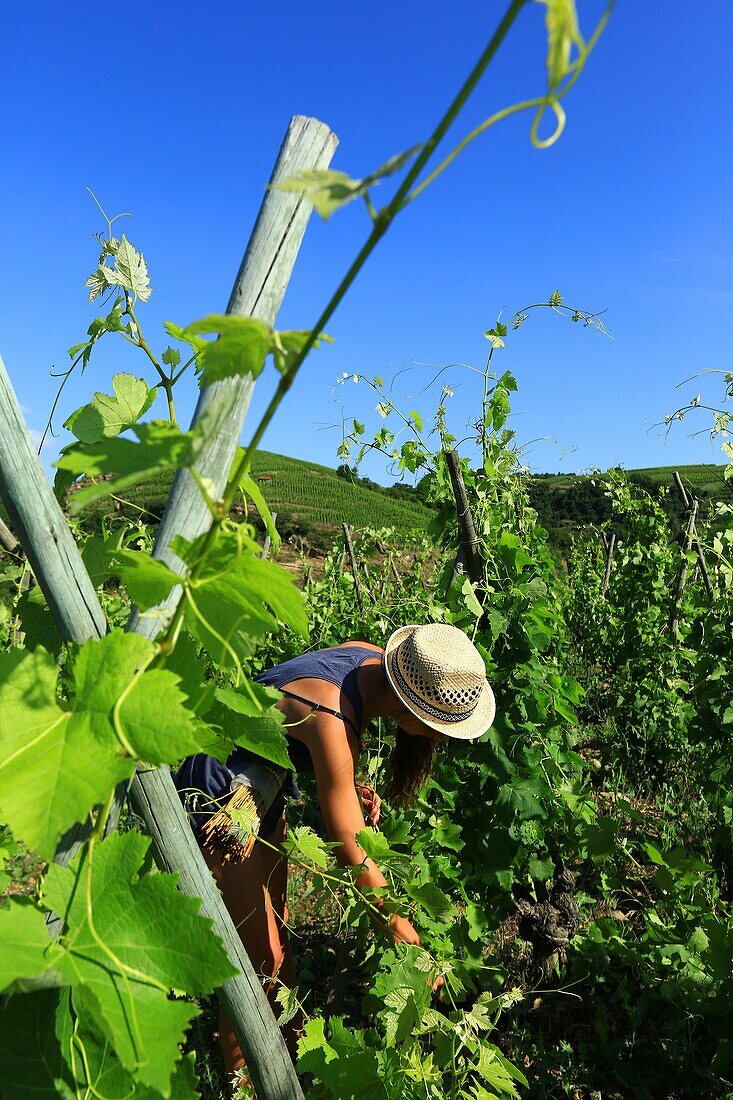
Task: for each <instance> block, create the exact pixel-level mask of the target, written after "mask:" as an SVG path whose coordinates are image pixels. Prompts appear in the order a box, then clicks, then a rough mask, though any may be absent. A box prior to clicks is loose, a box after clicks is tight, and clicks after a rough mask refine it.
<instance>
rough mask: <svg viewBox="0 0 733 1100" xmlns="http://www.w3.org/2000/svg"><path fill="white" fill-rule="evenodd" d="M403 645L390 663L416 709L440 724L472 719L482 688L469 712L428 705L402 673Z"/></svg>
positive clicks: (398, 647) (477, 691)
mask: <svg viewBox="0 0 733 1100" xmlns="http://www.w3.org/2000/svg"><path fill="white" fill-rule="evenodd" d="M403 644H404V643H402V644H401V645H399V646H397V648H396V649H395V650H394V651H393V652H392V653H390V654H389V662H390V669H391V672H392V675H393V676H394V678H395V681H396V682H397V684H398V685H399V688H400V690H401V691H403V692H404V694H405V695H406V696H407V698H408V699H409V700H410V701H411V702H412V703H414V705H415V706H416V707H418V708H419V709H420V710H423V711H425V713H426V714H429V715H430V716H431V718H435V719H436V720H437V721H439V722H465V721H466V719H467V718H470V717H471V715H472V714H473V712H474V711H475V709H476V706H477V704H478V700H479V697H480V695H481V689H480V687H478V688H477V690H476V699H475V702H474V703H473V705H472V706H470V707H468V709H467V710H463V711H448V710H443V709H442V708H439V707H436V706H434V705H433V704H431V703H428V702H427V701H426V700H425V699H424V698H423V697H422V696H421V695H418V693H417V692H416V691H415V690H414V689H413V687H412V686H411V684H410V683H409V682H408V681H407V680H406V679H405V677H404V675H403V673H402V669H401V668H400V664H399V655H400V650H401V649H402V645H403Z"/></svg>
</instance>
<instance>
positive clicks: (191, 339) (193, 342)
mask: <svg viewBox="0 0 733 1100" xmlns="http://www.w3.org/2000/svg"><path fill="white" fill-rule="evenodd" d="M163 328H164V329H165V331H166V332H167V333H168V335H169V336H172V337H173V339H174V340H180V341H181V343H182V344H188V346H189V347H190V349H191V351H192V352H193V353H194V355H196V356H198V354H199V352H200V351H203V350H204V348H206V347H208V344H209V341H208V340H204V338H203V337H202V336H193V335H192V334H191V333H190V332H188V331H187V329H185V328H182V327H181V325H177V324H176V323H175V321H164V322H163Z"/></svg>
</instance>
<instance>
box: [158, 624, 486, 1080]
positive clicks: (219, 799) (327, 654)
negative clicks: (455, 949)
mask: <svg viewBox="0 0 733 1100" xmlns="http://www.w3.org/2000/svg"><path fill="white" fill-rule="evenodd" d="M258 680H259V682H260V683H262V684H265V685H268V686H271V687H276V688H279V689H280V691H281V692H282V699H281V700H280V702H279V703H278V707H279V709H280V710H281V711H282V712H283V714H284V715H285V722H286V726H287V727H288V750H289V753H290V758H291V760H292V761H293V764H294V765H295V768H296V770H297V771H299V772H301V771H303V772H310V773H312V774H313V775H314V777H315V784H316V791H317V794H318V802H319V805H320V809H321V814H322V817H323V820H324V822H325V825H326V829H327V832H328V835H329V838H330V839H331V840H332V841H333V842H334V843H335V844H337V845H338V847H337V848H336V849H335V850H334V854H335V856H336V859H337V861H338V862H339V864H341V865H342V866H351V867H361V868H362V870H361V873H360V874H359V876H358V878H357V880H356V882H357V885H358V886H361V887H379V886H385V885H386V879H385V877H384V875H383V874H382V872H381V871H380V870H379V868H378V867H377V866H376V864H375V863H374V862H373V861H372V860H371V859H369V858H368V857H367V856H366V854H365V852H364V851H363V850H362V848H360V846H359V845H358V843H357V841H356V834H357V833H358V832H360V831H361V829H363V827H364V813H363V808H362V805H361V804H360V801H359V795H358V794H357V787H356V782H355V775H356V771H357V761H358V758H359V751H360V748H361V735H362V730H364V729H365V728H366V727H367V726H368V725H369V723H370V722H371V721H372V719H374V718H393V719H394V720H395V722H396V725H397V732H396V737H395V745H394V749H393V751H392V755H391V758H390V768H389V788H388V796H389V798H390V799H391V800H392V801H393V802H395V803H396V804H398V805H407V804H409V803H410V802H411V801H412V799H413V798H414V795H415V792H416V790H417V789H418V788H419V787H420V786H421V785H422V784H423V783H424V782H425V780H426V779H427V777H428V775H429V773H430V764H431V761H432V756H433V749H434V746H435V741H436V740H437V739H438V738H441V737H456V738H462V739H471V738H474V737H480V736H481V734H482V733H484V732H485V731H486V730H487V729H488V728H489V726H490V725H491V723H492V721H493V718H494V709H495V708H494V696H493V693H492V691H491V688H490V686H489V684H488V682H487V680H486V671H485V667H484V662H483V659H482V657H481V655H480V654H479V652H478V651H477V650H476V648H475V647H474V646H473V645H472V643H471V642H470V641H469V639H468V638H467V637H466V635H465V634H464V633H463V631H461V630H458V629H457V628H456V627H453V626H447V625H444V624H429V625H427V626H405V627H402V628H400V629H399V630H396V631H395V633H394V634H392V636H391V637H390V639H389V641H388V642H387V645H386V647H385V649H384V650H382V649H380V648H379V647H378V646H374V645H370V644H368V643H367V642H346V643H344V644H343V645H340V646H335V647H333V648H331V649H322V650H319V651H317V652H313V653H304V654H302V655H301V656H299V657H295V658H294V659H293V660H290V661H285V662H284V663H283V664H281V665H277V666H276V667H275V668H273V669H270V670H269V671H268V672H265V673H263V674H262V675H261V676H260V677H258ZM263 767H264V768H265V769H271V768H272V765H268V761H266V760H263V759H262V758H260V757H257V756H255V755H254V754H253V753H251V752H248V751H247V750H245V749H238V750H237V751H236V752H234V753H233V754H232V756H230V757H229V759H228V760H227V763H226V766H225V765H223V764H221V763H219V762H218V761H216V760H214V759H213V758H212V757H209V756H204V755H201V754H200V755H198V756H194V757H190V758H189V759H188V760H186V761H185V762H184V764H183V766H182V767H181V769H180V771H179V772H178V774H177V776H176V777H175V781H176V786H177V787H178V789H179V792H180V794H181V798H182V799H184V802H185V803H186V806H187V809H188V810H189V814H190V820H191V822H192V825H193V827H194V830H195V831H196V832H197V835H199V836H201V830H202V828H203V829H204V832H205V823H206V820H207V818H210V817H211V815H212V813H214V812H216V811H217V810H218V809H219V808H220V807H221V806H223V805H224V804H225V803H226V801H227V799H229V798H230V797H231V793H232V783H233V781H235V785H236V782H241V781H242V778H243V777H246V776H247V773H248V770H249V771H250V773H251V774H252V779H253V781H254V779H255V774H254V773H253V772H252V769H253V768H254V769H258V768H259V769H262V768H263ZM275 774H276V775H277V772H276V773H275ZM270 776H272V773H270ZM276 782H277V790H276V793H275V797H274V800H273V801H272V804H271V806H270V809H269V810H268V811H267V812H266V813H265V814H264V815H263V817H262V820H261V823H260V830H259V833H260V836H261V837H262V838H263V839H264V840H267V841H268V843H269V844H270V845H273V846H274V847H275V848H276V849H277V850H276V851H273V850H272V848H270V847H267V846H266V845H264V844H262V845H260V844H257V845H255V847H254V848H253V850H252V851H251V854H250V855H248V856H246V857H240V858H234V859H231V858H230V853H226V852H224V851H223V850H221V851H213V852H209V853H206V849H205V854H207V860H208V862H209V865H210V867H211V868H212V872H213V874H214V877H215V879H216V881H217V883H218V886H219V889H220V890H221V893H222V896H223V898H224V902H225V904H226V906H227V909H228V910H229V912H230V914H231V917H232V920H233V921H234V923H235V925H236V926H237V929H238V931H239V934H240V936H241V937H242V941H243V943H244V945H245V948H246V950H247V954H248V955H249V957H250V959H251V960H252V964H253V966H254V968H255V970H256V971H257V973H258V974H259V975H260V976H261V977H262V978H263V979H264V980H268V979H269V980H272V979H273V978H274V977H275V976H276V975H279V976H280V978H281V979H282V981H284V982H285V984H286V985H288V986H291V987H292V986H293V985H295V975H294V972H293V966H292V960H291V957H290V954H289V948H288V943H287V936H286V934H285V925H286V923H287V911H286V888H287V861H286V857H285V854H284V852H283V851H282V849H280V848H279V847H278V846H279V844H280V843H281V842H282V840H283V839H284V837H285V817H284V809H285V802H286V796H287V794H288V791H289V789H291V785H292V777H290V776H289V775H285V776H281V775H277V779H276ZM253 785H256V784H255V783H254V782H253ZM191 791H195V792H197V799H198V800H197V801H196V802H195V803H194V804H192V802H193V800H192V799H191V798H190V792H191ZM202 793H203V795H204V803H203V805H202V802H201V794H202ZM271 793H272V792H271ZM362 798H363V802H364V806H365V807H366V809H367V811H368V814H369V819H370V823H371V824H373V825H376V824H377V823H378V821H379V798H378V797H377V796H376V795H375V794H374V793H373V792H372V791H370V790H369V789H367V790H366V792H362ZM384 929H385V931H386V932H387V933H388V934H389V935H390V936H391V938H392V939H393V940H394V941H395V942H396V943H414V944H419V942H420V938H419V936H418V934H417V932H416V931H415V929H414V928H413V926H412V925H411V923H410V922H409V921H408V920H406V919H405V918H404V917H401V916H399V914H392V915H391V916H390V917H389V920H388V921H387V920H385V922H384ZM272 984H274V983H272ZM220 1032H221V1041H222V1047H223V1050H224V1060H225V1063H226V1067H227V1070H228V1071H229V1072H230V1073H231V1072H233V1071H235V1070H237V1069H240V1068H241V1067H242V1065H243V1058H242V1054H241V1052H240V1050H239V1048H238V1046H237V1043H236V1040H235V1038H234V1035H233V1033H232V1031H231V1028H230V1027H229V1025H228V1022H227V1020H226V1017H224V1016H223V1015H222V1016H221V1017H220Z"/></svg>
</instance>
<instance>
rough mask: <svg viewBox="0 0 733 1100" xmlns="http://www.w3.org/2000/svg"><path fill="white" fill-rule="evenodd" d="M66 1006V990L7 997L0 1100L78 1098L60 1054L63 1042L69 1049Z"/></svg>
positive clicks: (2, 1015) (0, 1033) (1, 1029)
mask: <svg viewBox="0 0 733 1100" xmlns="http://www.w3.org/2000/svg"><path fill="white" fill-rule="evenodd" d="M46 943H48V933H46ZM68 1005H69V993H68V990H63V991H62V992H61V993H59V992H58V990H43V991H42V992H39V993H24V994H23V995H22V996H17V997H11V998H10V999H9V1001H8V1002H7V1004H6V1005H5V1006H4V1008H3V1009H2V1011H1V1012H0V1081H2V1096H3V1100H28V1097H29V1096H32V1097H33V1098H34V1100H58V1097H59V1096H75V1095H77V1093H76V1089H75V1088H74V1084H75V1082H74V1079H73V1075H72V1073H71V1071H70V1070H69V1068H68V1066H67V1065H66V1063H65V1061H64V1057H63V1054H62V1040H63V1045H64V1046H65V1047H66V1048H67V1049H68V1043H69V1039H70V1037H71V1029H72V1024H73V1021H72V1018H71V1015H70V1013H69V1008H68ZM113 1095H114V1094H113Z"/></svg>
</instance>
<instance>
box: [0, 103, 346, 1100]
mask: <svg viewBox="0 0 733 1100" xmlns="http://www.w3.org/2000/svg"><path fill="white" fill-rule="evenodd" d="M336 144H337V139H336V137H335V135H333V134H332V133H331V131H330V130H329V129H328V127H326V126H325V125H324V124H323V123H321V122H318V121H317V120H315V119H307V118H303V117H301V116H296V118H294V119H293V120H292V122H291V125H290V128H289V130H288V133H287V135H286V138H285V141H284V142H283V146H282V148H281V150H280V155H279V157H278V161H277V163H276V166H275V169H274V171H273V175H272V177H271V181H270V182H271V183H274V182H278V181H279V180H282V179H286V178H287V177H288V176H291V175H294V174H296V173H297V172H299V171H301V170H304V169H313V168H323V167H327V166H328V164H329V163H330V160H331V157H332V156H333V152H334V150H335V147H336ZM310 212H311V206H310V203H309V202H307V201H306V200H304V199H303V197H302V196H300V195H294V194H290V193H286V192H279V191H272V190H268V192H267V194H266V196H265V199H264V200H263V203H262V206H261V208H260V213H259V215H258V219H257V223H256V225H255V229H254V231H253V234H252V238H251V239H250V242H249V245H248V247H247V250H246V252H245V256H244V260H243V261H242V265H241V267H240V271H239V274H238V276H237V279H236V281H235V285H234V289H233V290H232V294H231V297H230V301H229V306H228V307H227V311H228V312H231V313H238V314H247V315H250V316H256V317H259V318H260V319H262V320H267V321H269V322H270V323H272V321H274V317H275V314H276V312H277V309H278V307H279V305H280V302H281V301H282V297H283V294H284V292H285V287H286V286H287V283H288V280H289V278H290V273H291V271H292V267H293V264H294V262H295V258H296V256H297V253H298V249H299V247H300V242H301V240H302V237H303V233H304V231H305V226H306V224H307V221H308V218H309V216H310ZM0 367H2V361H1V360H0ZM252 385H253V384H252V380H251V379H249V378H245V379H241V378H233V379H225V380H224V381H223V382H219V383H215V384H214V385H213V386H209V387H208V388H207V389H206V390H204V391H202V394H201V397H200V399H199V403H198V405H197V409H196V414H195V416H194V423H197V422H198V421H199V420H200V419H201V417H202V416H203V415H204V414H205V413H208V414H209V416H212V417H214V418H216V420H217V422H218V423H219V424H220V425H221V427H220V430H219V431H218V432H217V434H216V437H215V438H214V439H213V441H212V443H211V445H210V446H209V448H208V450H207V452H206V453H205V454H204V455H202V457H201V459H200V460H199V462H198V463H197V469H198V471H199V472H200V474H201V475H202V476H204V477H208V478H210V479H211V480H212V481H214V483H215V485H216V486H217V491H221V488H223V485H224V484H225V482H226V479H227V476H228V473H229V469H230V467H231V463H232V460H233V457H234V453H235V450H236V446H237V443H238V440H239V435H240V433H241V429H242V425H243V423H244V418H245V415H246V412H247V409H248V407H249V401H250V398H251V393H252ZM10 395H12V400H10ZM6 398H7V400H6ZM0 437H2V442H3V443H4V444H5V445H4V446H0V483H1V484H0V490H1V491H2V493H3V497H4V499H5V503H6V507H7V508H8V512H9V514H10V517H11V521H12V522H13V523H14V525H15V527H16V529H17V530H18V531H19V533H20V540H21V542H22V544H23V545H24V547H25V549H26V551H27V552H28V551H29V552H30V553H29V559H30V561H31V564H32V566H33V569H34V572H35V573H36V576H38V577H39V582H40V583H41V587H42V589H43V591H44V594H45V595H46V599H47V600H48V603H49V606H50V607H51V610H52V612H53V613H54V617H55V618H56V621H57V623H58V626H59V630H60V632H61V634H62V636H63V637H64V638H66V639H69V640H71V639H74V640H77V641H86V640H87V639H88V638H90V637H95V636H96V637H101V635H102V634H103V633H104V632H105V630H106V624H105V621H104V616H103V614H102V610H101V607H100V605H99V601H98V599H97V595H96V592H95V591H94V587H93V586H92V584H91V581H90V580H89V577H88V574H87V573H86V570H85V569H84V566H83V564H82V562H81V556H80V555H79V552H78V548H77V547H76V544H75V542H74V539H73V536H72V535H71V532H70V531H69V528H68V525H67V524H66V521H65V519H64V517H63V514H62V513H61V509H60V508H59V506H58V503H57V502H56V500H55V497H54V496H53V493H52V491H51V489H50V486H49V485H48V482H47V479H46V477H45V475H44V474H43V470H42V468H41V467H40V463H39V462H38V459H37V456H36V454H35V452H34V450H33V447H32V444H31V443H30V438H29V436H28V433H27V430H26V429H25V425H24V422H23V420H22V417H21V415H20V410H19V408H18V405H17V400H16V399H15V395H14V394H13V391H12V387H11V386H10V383H9V380H8V379H7V374H6V373H5V370H4V367H2V370H1V371H0ZM29 478H30V480H29ZM36 489H37V490H38V491H34V490H36ZM28 503H29V504H30V505H31V507H30V508H27V507H26V504H28ZM37 505H39V506H40V508H41V511H40V513H39V512H38V509H37V507H36V506H37ZM209 522H210V516H209V513H208V510H207V509H206V507H205V505H203V501H202V498H201V494H200V492H199V490H198V488H197V486H196V485H195V483H194V481H193V479H192V478H191V476H190V474H189V473H188V471H187V470H181V471H179V472H178V475H177V477H176V479H175V482H174V486H173V489H172V492H171V496H170V498H169V501H168V505H167V507H166V512H165V515H164V517H163V522H162V524H161V529H160V530H159V532H158V538H157V540H156V550H155V554H156V557H159V558H161V559H163V560H168V562H169V564H170V565H171V566H172V567H173V568H177V569H179V570H180V568H181V566H180V563H179V562H178V561H177V559H175V558H174V557H173V556H172V555H170V552H169V551H168V544H169V542H170V539H171V538H172V537H173V535H174V534H182V535H183V536H184V537H186V538H194V537H195V536H196V535H198V534H200V533H201V531H203V530H205V528H206V526H207V524H208V523H209ZM49 532H50V534H51V538H49V537H48V536H49ZM41 577H42V578H43V580H42V581H41ZM178 598H180V593H178V594H175V595H174V596H173V598H172V599H170V600H169V601H168V606H169V607H171V608H172V607H174V606H175V604H176V602H177V599H178ZM162 618H163V617H162V616H160V617H159V616H155V615H153V616H149V615H146V616H145V617H144V618H141V617H138V616H135V618H134V619H132V620H131V622H130V629H136V630H137V631H138V632H139V633H141V634H144V635H145V636H147V637H149V638H152V637H155V635H156V634H157V633H158V631H159V629H160V626H161V622H162ZM132 791H133V797H134V799H135V802H136V804H137V809H138V811H139V812H140V813H141V815H142V817H143V819H144V820H145V822H146V825H147V827H148V829H149V831H150V833H151V835H153V836H156V835H157V837H158V840H157V844H158V847H159V849H160V851H161V854H162V856H163V859H164V861H165V863H166V865H168V866H170V867H172V868H175V869H176V870H177V871H178V872H179V874H180V876H181V877H180V882H181V885H182V886H183V884H184V883H185V882H189V881H191V876H192V878H193V881H194V882H195V883H196V886H195V890H194V893H195V894H196V895H197V896H200V897H202V898H203V899H204V907H205V909H206V912H207V913H208V914H209V915H212V916H214V919H215V931H216V932H217V934H218V935H220V936H221V937H222V939H223V940H224V941H225V942H226V943H227V946H228V947H230V948H231V951H232V954H231V956H230V957H232V959H233V961H235V962H236V963H237V964H238V965H239V966H240V968H241V970H242V973H241V974H240V975H239V976H238V977H236V978H234V979H231V981H230V982H228V983H226V986H225V987H223V988H222V990H221V991H220V999H221V1001H222V1003H223V1004H224V1007H225V1008H226V1010H227V1013H228V1015H229V1017H230V1019H231V1022H232V1026H233V1028H234V1030H235V1033H236V1034H237V1039H238V1041H239V1042H240V1045H241V1047H242V1050H243V1052H244V1054H245V1057H246V1059H247V1063H248V1067H249V1070H250V1072H251V1075H252V1078H253V1080H254V1083H255V1085H256V1086H257V1088H258V1092H259V1094H260V1096H261V1097H262V1098H263V1100H276V1098H277V1100H285V1098H286V1097H287V1098H294V1097H301V1096H302V1092H301V1089H300V1085H299V1083H298V1080H297V1076H296V1075H295V1071H294V1069H293V1067H292V1063H291V1062H290V1058H289V1055H288V1053H287V1049H286V1047H285V1044H284V1042H283V1039H282V1035H281V1033H280V1030H279V1028H278V1027H277V1024H276V1022H275V1020H274V1017H273V1015H272V1012H271V1009H270V1007H269V1004H268V1002H267V998H266V997H265V994H264V992H263V990H262V987H261V985H260V983H259V980H258V979H257V976H256V975H255V973H254V970H253V969H252V966H251V963H250V962H249V959H248V957H247V955H246V952H245V951H244V948H243V946H242V943H241V940H240V939H239V936H238V935H237V933H236V929H235V928H234V926H233V924H232V922H231V919H230V917H229V915H228V913H227V912H226V909H225V908H224V905H223V903H222V901H221V898H220V896H219V894H218V891H217V890H216V887H215V885H214V883H213V880H212V878H211V875H210V874H209V871H208V868H207V867H206V864H205V862H204V860H203V858H202V856H201V853H200V851H199V849H198V846H197V845H196V843H195V841H194V840H193V837H192V836H191V835H190V830H189V828H188V823H187V821H186V817H185V814H184V813H183V810H182V808H181V805H180V800H179V799H178V794H177V792H176V790H175V787H174V786H173V783H172V780H171V779H170V774H169V773H168V771H167V769H160V770H159V771H158V772H140V773H139V774H138V776H137V778H136V779H135V781H134V782H133V786H132ZM158 811H160V812H161V814H162V815H163V819H162V823H161V825H160V827H159V823H158V820H157V817H156V814H157V812H158ZM72 833H74V834H75V836H73V837H72V836H67V839H66V843H65V844H64V845H62V846H61V849H62V850H61V859H60V860H59V861H60V862H68V861H69V860H70V859H71V858H72V857H73V854H74V852H75V850H78V848H79V846H80V843H83V839H81V840H80V832H79V830H72ZM81 836H83V830H81ZM182 838H186V841H189V843H186V841H184V842H183V843H182ZM189 862H192V863H193V866H187V864H188V863H189Z"/></svg>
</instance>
